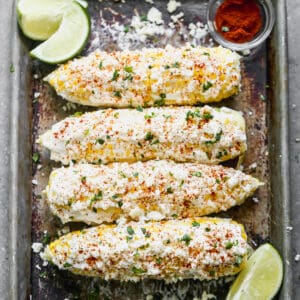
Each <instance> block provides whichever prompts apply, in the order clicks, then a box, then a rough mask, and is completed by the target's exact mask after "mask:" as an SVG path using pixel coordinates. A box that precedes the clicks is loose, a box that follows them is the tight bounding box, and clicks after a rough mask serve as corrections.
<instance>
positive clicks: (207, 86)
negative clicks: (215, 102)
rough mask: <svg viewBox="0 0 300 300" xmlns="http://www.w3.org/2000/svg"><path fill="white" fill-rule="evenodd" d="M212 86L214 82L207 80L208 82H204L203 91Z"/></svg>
mask: <svg viewBox="0 0 300 300" xmlns="http://www.w3.org/2000/svg"><path fill="white" fill-rule="evenodd" d="M212 86H213V84H212V83H211V82H210V81H207V82H206V83H203V87H202V90H203V92H206V91H207V90H209V89H210V88H211V87H212Z"/></svg>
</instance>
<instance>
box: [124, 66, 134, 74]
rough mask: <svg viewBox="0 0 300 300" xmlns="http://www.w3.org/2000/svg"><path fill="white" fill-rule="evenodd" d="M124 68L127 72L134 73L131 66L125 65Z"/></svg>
mask: <svg viewBox="0 0 300 300" xmlns="http://www.w3.org/2000/svg"><path fill="white" fill-rule="evenodd" d="M124 70H125V71H126V72H127V73H132V72H133V68H132V67H131V66H125V67H124Z"/></svg>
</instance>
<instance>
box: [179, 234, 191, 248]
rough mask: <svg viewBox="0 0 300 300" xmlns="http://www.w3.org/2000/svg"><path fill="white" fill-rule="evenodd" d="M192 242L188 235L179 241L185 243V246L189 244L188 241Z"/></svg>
mask: <svg viewBox="0 0 300 300" xmlns="http://www.w3.org/2000/svg"><path fill="white" fill-rule="evenodd" d="M191 240H192V238H191V237H190V236H189V235H188V234H185V235H184V236H183V237H182V238H181V241H182V242H185V244H186V245H187V246H188V245H189V244H190V241H191Z"/></svg>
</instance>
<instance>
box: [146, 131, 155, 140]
mask: <svg viewBox="0 0 300 300" xmlns="http://www.w3.org/2000/svg"><path fill="white" fill-rule="evenodd" d="M153 138H154V135H153V134H152V133H151V132H149V131H148V132H147V133H146V136H145V140H146V141H151V140H153Z"/></svg>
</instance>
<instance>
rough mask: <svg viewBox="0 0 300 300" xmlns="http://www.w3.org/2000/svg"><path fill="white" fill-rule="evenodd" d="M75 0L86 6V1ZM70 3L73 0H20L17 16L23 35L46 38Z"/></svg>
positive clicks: (41, 39)
mask: <svg viewBox="0 0 300 300" xmlns="http://www.w3.org/2000/svg"><path fill="white" fill-rule="evenodd" d="M77 2H78V3H79V4H80V5H81V6H82V7H84V8H87V5H88V4H87V2H86V1H84V0H77ZM71 3H73V0H20V1H19V2H18V5H17V16H18V23H19V25H20V28H21V30H22V31H23V33H24V35H26V36H27V37H29V38H30V39H32V40H37V41H44V40H47V39H48V38H49V37H50V36H51V35H52V34H53V33H54V32H55V31H57V29H58V28H59V25H60V23H61V21H62V17H63V12H64V10H65V9H66V6H67V5H70V4H71Z"/></svg>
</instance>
